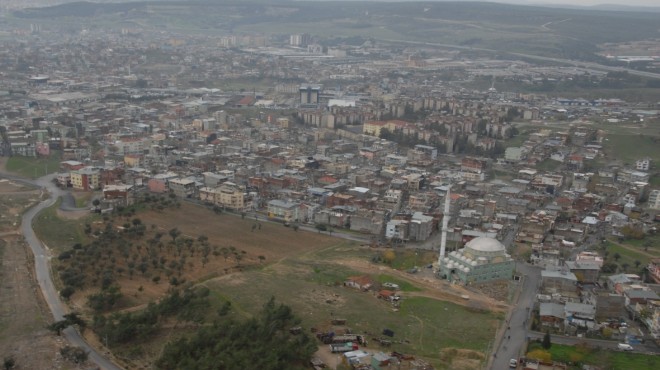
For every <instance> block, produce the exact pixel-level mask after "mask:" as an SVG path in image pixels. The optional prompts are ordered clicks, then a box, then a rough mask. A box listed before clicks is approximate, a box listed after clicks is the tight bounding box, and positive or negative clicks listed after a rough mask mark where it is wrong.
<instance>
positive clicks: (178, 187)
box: [168, 179, 197, 198]
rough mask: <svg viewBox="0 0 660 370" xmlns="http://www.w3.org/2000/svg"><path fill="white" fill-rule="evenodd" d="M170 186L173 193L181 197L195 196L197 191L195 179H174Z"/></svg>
mask: <svg viewBox="0 0 660 370" xmlns="http://www.w3.org/2000/svg"><path fill="white" fill-rule="evenodd" d="M168 186H169V189H170V190H171V191H172V193H174V195H176V196H177V197H179V198H193V197H194V195H195V193H196V192H197V187H196V186H195V181H193V180H190V179H172V180H170V181H169V183H168Z"/></svg>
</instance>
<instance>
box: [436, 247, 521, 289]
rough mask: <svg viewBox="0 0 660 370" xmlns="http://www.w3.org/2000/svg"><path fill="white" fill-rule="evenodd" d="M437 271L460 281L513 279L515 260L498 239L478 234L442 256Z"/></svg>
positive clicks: (447, 277)
mask: <svg viewBox="0 0 660 370" xmlns="http://www.w3.org/2000/svg"><path fill="white" fill-rule="evenodd" d="M439 265H440V266H439V270H438V275H439V277H441V278H443V279H447V280H449V281H451V282H455V283H459V284H466V285H467V284H472V283H483V282H489V281H492V280H499V279H507V280H508V279H511V277H512V276H513V270H514V268H515V262H514V260H513V259H512V258H511V256H510V255H508V254H507V253H506V248H505V247H504V245H503V244H502V243H500V242H499V241H498V240H497V239H493V238H488V237H483V236H482V237H478V238H475V239H472V240H470V241H469V242H468V243H467V244H465V247H464V248H462V249H459V250H457V251H453V252H451V253H449V254H448V255H447V256H445V257H442V255H441V256H440V259H439Z"/></svg>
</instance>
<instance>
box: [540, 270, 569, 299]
mask: <svg viewBox="0 0 660 370" xmlns="http://www.w3.org/2000/svg"><path fill="white" fill-rule="evenodd" d="M577 281H578V279H577V277H576V276H575V274H573V273H572V272H568V271H566V270H562V271H552V270H543V271H541V288H542V290H543V292H545V293H560V294H562V295H568V296H576V295H577Z"/></svg>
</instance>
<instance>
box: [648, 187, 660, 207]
mask: <svg viewBox="0 0 660 370" xmlns="http://www.w3.org/2000/svg"><path fill="white" fill-rule="evenodd" d="M648 206H649V208H652V209H660V190H658V189H656V190H651V192H650V193H649V200H648Z"/></svg>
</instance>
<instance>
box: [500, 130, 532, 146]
mask: <svg viewBox="0 0 660 370" xmlns="http://www.w3.org/2000/svg"><path fill="white" fill-rule="evenodd" d="M527 139H529V132H527V131H525V132H520V133H518V135H516V136H514V137H512V138H511V139H509V140H507V141H505V142H504V146H506V147H507V148H508V147H519V146H521V145H522V144H523V143H524V142H525V141H527Z"/></svg>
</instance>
